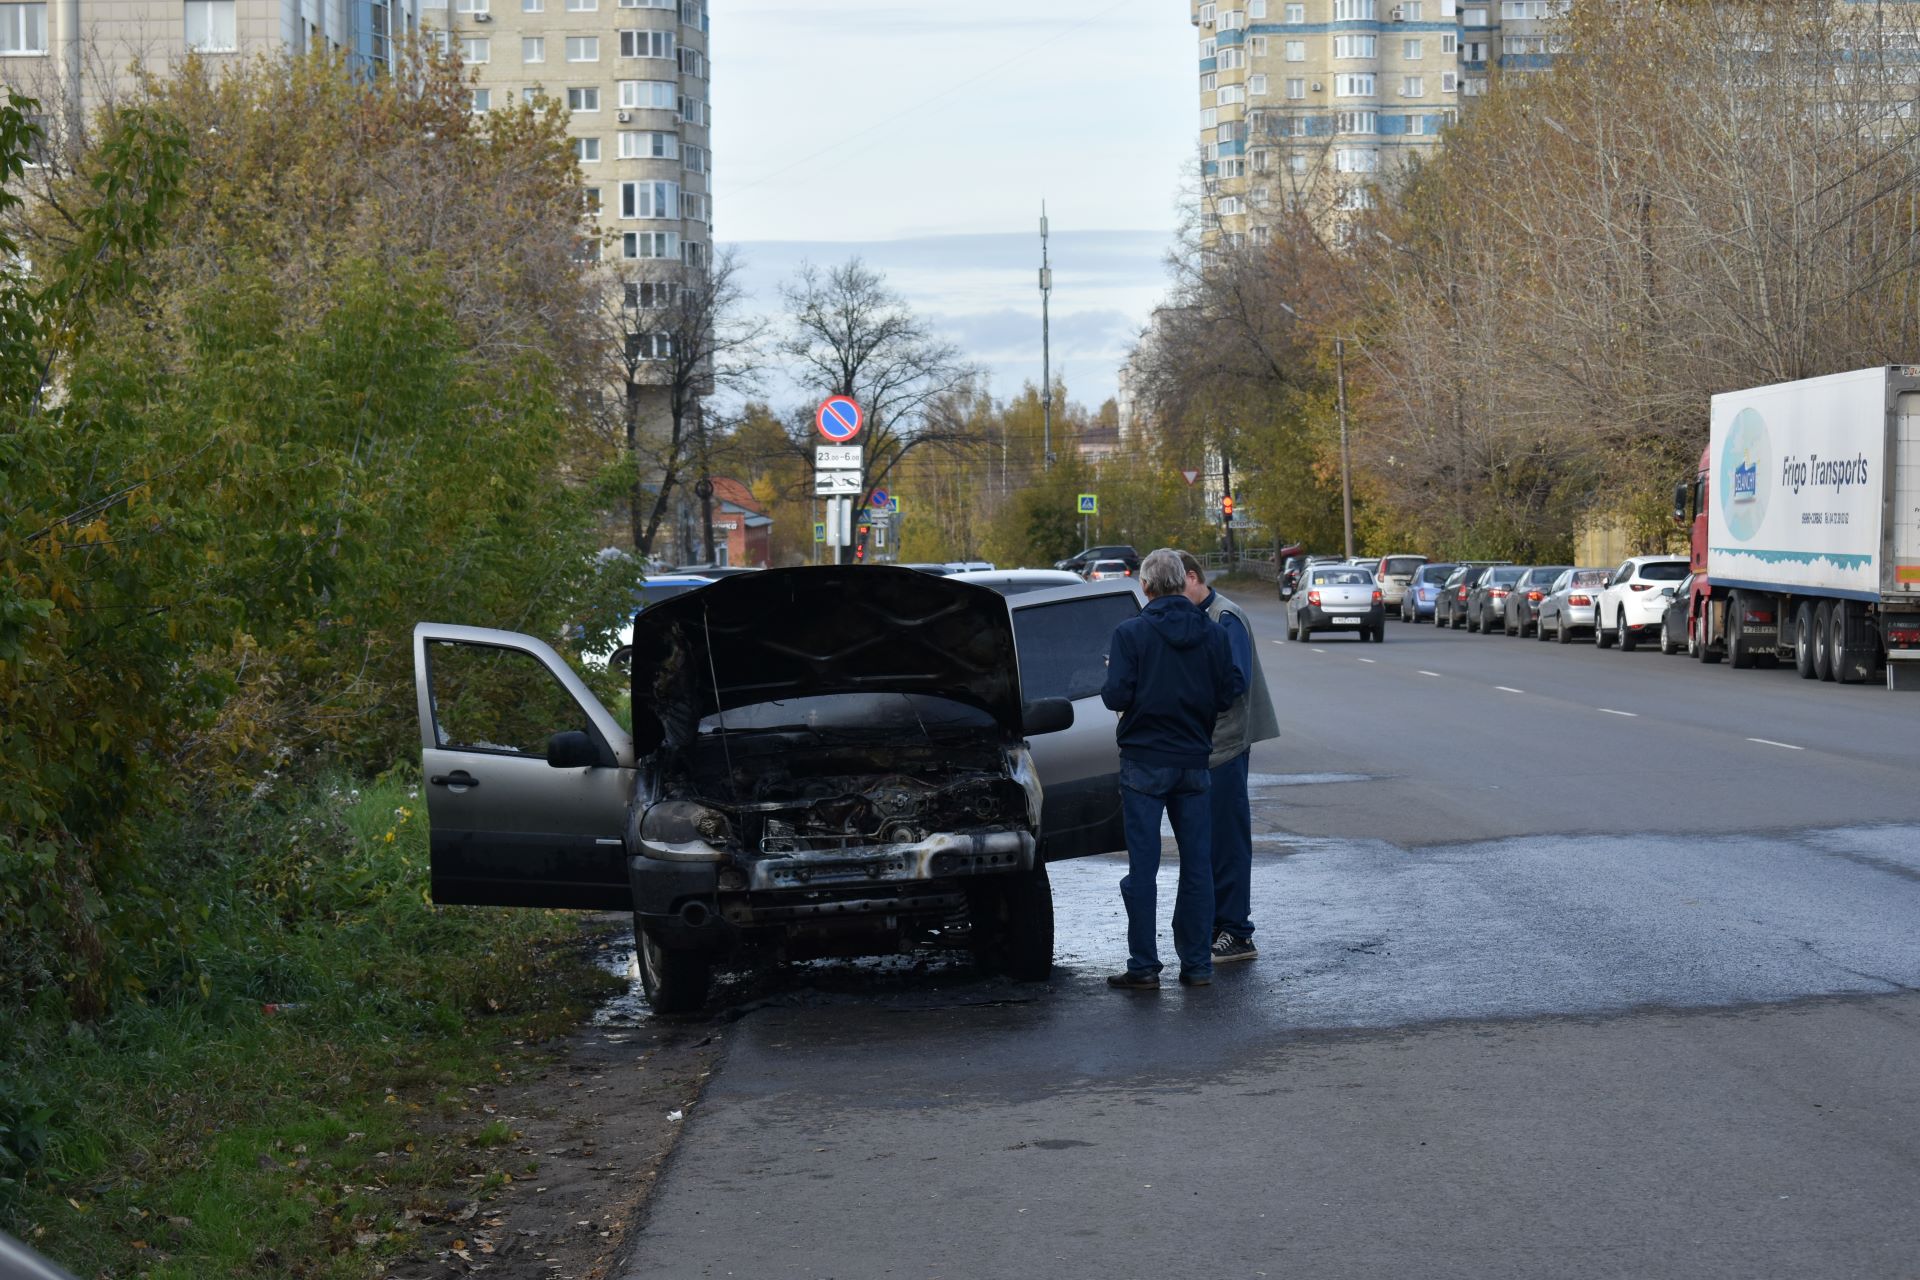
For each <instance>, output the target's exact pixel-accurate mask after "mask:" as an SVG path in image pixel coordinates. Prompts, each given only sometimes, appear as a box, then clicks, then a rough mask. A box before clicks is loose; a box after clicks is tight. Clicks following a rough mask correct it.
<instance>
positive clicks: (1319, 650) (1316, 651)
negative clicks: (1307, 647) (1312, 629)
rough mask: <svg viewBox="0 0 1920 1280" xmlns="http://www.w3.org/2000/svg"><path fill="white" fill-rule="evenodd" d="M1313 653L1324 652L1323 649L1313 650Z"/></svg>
mask: <svg viewBox="0 0 1920 1280" xmlns="http://www.w3.org/2000/svg"><path fill="white" fill-rule="evenodd" d="M1314 652H1315V653H1325V652H1326V650H1325V649H1315V650H1314Z"/></svg>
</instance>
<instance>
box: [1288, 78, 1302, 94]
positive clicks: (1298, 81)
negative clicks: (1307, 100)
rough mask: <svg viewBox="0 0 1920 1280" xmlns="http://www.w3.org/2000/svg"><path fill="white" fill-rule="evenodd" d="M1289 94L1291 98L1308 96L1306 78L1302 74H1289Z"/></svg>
mask: <svg viewBox="0 0 1920 1280" xmlns="http://www.w3.org/2000/svg"><path fill="white" fill-rule="evenodd" d="M1287 96H1288V97H1289V98H1304V97H1306V96H1307V82H1306V79H1305V78H1304V77H1302V76H1288V77H1287Z"/></svg>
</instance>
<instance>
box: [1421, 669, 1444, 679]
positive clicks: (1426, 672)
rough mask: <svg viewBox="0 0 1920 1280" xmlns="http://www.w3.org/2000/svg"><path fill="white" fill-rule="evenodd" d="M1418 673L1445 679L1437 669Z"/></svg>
mask: <svg viewBox="0 0 1920 1280" xmlns="http://www.w3.org/2000/svg"><path fill="white" fill-rule="evenodd" d="M1420 674H1421V675H1423V676H1432V677H1433V678H1434V679H1435V680H1442V679H1445V677H1444V676H1442V675H1441V674H1440V673H1439V672H1438V671H1422V672H1421V673H1420Z"/></svg>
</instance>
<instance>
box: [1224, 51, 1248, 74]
mask: <svg viewBox="0 0 1920 1280" xmlns="http://www.w3.org/2000/svg"><path fill="white" fill-rule="evenodd" d="M1219 65H1220V69H1221V70H1222V71H1238V70H1239V69H1240V68H1241V67H1244V66H1246V65H1247V51H1246V50H1245V49H1222V50H1221V51H1220V63H1219Z"/></svg>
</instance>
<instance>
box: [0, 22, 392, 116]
mask: <svg viewBox="0 0 1920 1280" xmlns="http://www.w3.org/2000/svg"><path fill="white" fill-rule="evenodd" d="M419 16H420V15H419V3H418V0H389V2H387V3H370V2H369V0H0V85H4V86H5V87H7V88H11V89H18V90H19V91H21V92H23V93H26V94H29V95H31V96H33V97H35V98H37V99H39V100H40V102H41V104H42V105H43V106H44V107H45V108H46V111H47V120H46V121H45V123H46V124H47V125H48V126H49V128H50V130H51V131H55V132H57V130H58V128H59V125H60V122H61V121H62V120H84V119H85V118H87V116H88V115H90V114H91V113H92V111H93V110H94V109H95V108H96V107H98V106H99V105H100V103H101V102H102V101H104V100H107V99H109V98H110V97H111V96H112V95H113V94H114V93H115V92H116V91H117V90H119V89H120V88H121V87H122V86H123V85H124V84H125V83H126V77H127V71H128V68H129V67H131V66H132V65H133V64H134V63H135V62H138V63H140V64H141V65H142V66H143V67H144V68H146V69H147V70H148V71H153V72H158V73H160V74H163V75H164V74H165V73H166V72H167V71H168V70H169V69H170V68H171V67H172V66H173V65H174V64H175V63H177V62H178V61H180V60H181V59H183V58H185V57H186V56H187V55H188V54H189V53H198V54H200V55H201V56H202V57H205V58H208V59H211V60H214V61H216V62H218V61H233V62H235V63H236V64H237V63H238V62H239V61H240V60H242V59H245V58H247V57H250V56H252V55H253V54H256V53H277V52H281V51H292V52H294V53H306V52H309V51H312V50H321V49H324V50H328V51H331V52H335V53H341V54H344V55H345V56H346V58H347V59H348V61H349V62H350V63H351V64H352V65H353V66H354V68H355V69H356V70H358V71H360V72H362V73H364V74H369V75H377V74H379V73H380V72H382V71H383V70H384V69H385V68H386V67H387V66H388V64H389V61H390V58H391V51H392V48H393V45H394V43H395V41H397V40H400V39H402V38H403V37H405V36H407V35H410V34H412V33H414V32H416V31H418V30H419Z"/></svg>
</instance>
